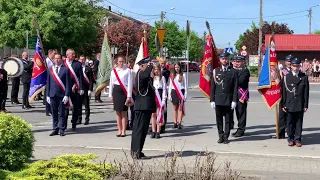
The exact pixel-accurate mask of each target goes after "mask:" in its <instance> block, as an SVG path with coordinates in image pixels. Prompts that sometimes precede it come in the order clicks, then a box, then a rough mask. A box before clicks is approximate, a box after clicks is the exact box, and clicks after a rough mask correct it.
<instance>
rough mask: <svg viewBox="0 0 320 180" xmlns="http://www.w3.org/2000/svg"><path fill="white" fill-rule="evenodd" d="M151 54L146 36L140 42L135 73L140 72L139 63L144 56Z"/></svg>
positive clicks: (134, 68)
mask: <svg viewBox="0 0 320 180" xmlns="http://www.w3.org/2000/svg"><path fill="white" fill-rule="evenodd" d="M148 56H149V53H148V46H147V43H146V41H145V39H144V38H142V42H141V44H140V48H139V52H138V55H137V58H136V61H135V63H134V67H133V71H134V72H135V73H137V72H138V70H139V65H138V64H137V63H138V62H139V61H140V60H141V59H143V58H146V57H148Z"/></svg>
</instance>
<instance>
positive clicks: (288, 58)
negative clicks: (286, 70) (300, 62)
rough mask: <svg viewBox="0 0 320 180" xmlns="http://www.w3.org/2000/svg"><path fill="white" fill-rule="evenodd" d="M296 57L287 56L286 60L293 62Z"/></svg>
mask: <svg viewBox="0 0 320 180" xmlns="http://www.w3.org/2000/svg"><path fill="white" fill-rule="evenodd" d="M293 58H294V57H293V56H292V55H289V56H286V58H285V60H286V61H289V62H291V60H292V59H293Z"/></svg>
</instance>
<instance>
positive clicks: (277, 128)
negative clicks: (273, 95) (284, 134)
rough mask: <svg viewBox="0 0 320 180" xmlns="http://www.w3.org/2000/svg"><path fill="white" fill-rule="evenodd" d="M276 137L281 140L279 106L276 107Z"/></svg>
mask: <svg viewBox="0 0 320 180" xmlns="http://www.w3.org/2000/svg"><path fill="white" fill-rule="evenodd" d="M276 137H277V139H279V104H277V105H276Z"/></svg>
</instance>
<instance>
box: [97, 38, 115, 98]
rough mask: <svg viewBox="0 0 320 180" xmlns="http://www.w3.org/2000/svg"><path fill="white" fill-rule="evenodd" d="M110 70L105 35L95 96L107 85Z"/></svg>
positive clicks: (110, 60)
mask: <svg viewBox="0 0 320 180" xmlns="http://www.w3.org/2000/svg"><path fill="white" fill-rule="evenodd" d="M112 69H113V67H112V57H111V51H110V46H109V40H108V34H107V33H105V34H104V38H103V43H102V47H101V57H100V62H99V68H98V74H97V88H96V94H99V93H100V92H101V91H102V90H103V89H104V88H105V87H106V86H107V85H109V80H110V75H111V71H112Z"/></svg>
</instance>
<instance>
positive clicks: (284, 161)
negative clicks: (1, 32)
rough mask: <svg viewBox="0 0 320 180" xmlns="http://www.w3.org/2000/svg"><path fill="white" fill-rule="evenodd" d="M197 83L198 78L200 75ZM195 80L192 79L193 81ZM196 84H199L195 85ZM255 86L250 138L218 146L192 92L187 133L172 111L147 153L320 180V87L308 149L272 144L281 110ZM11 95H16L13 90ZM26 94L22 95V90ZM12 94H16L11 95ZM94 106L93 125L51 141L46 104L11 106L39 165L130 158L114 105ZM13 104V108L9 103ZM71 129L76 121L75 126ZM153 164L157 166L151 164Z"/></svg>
mask: <svg viewBox="0 0 320 180" xmlns="http://www.w3.org/2000/svg"><path fill="white" fill-rule="evenodd" d="M194 77H196V74H195V75H194ZM190 79H191V78H190ZM192 81H193V80H192ZM255 89H256V84H254V83H253V84H250V103H249V107H248V123H247V126H248V128H247V131H246V135H245V136H244V137H242V138H230V140H231V143H230V144H228V145H223V144H221V145H220V144H217V143H216V142H217V140H218V135H217V134H218V133H217V128H216V126H215V118H214V110H212V109H211V108H210V104H209V102H208V100H207V99H206V98H205V97H204V96H203V95H202V94H201V93H200V92H199V90H197V89H190V90H189V92H188V94H189V97H188V101H187V105H186V108H187V115H186V117H185V118H184V128H183V129H182V130H172V129H171V127H170V126H171V125H172V118H171V117H172V111H171V110H172V108H171V106H169V109H168V115H169V116H168V117H169V118H168V121H169V126H168V129H167V133H166V134H163V135H162V137H163V138H161V139H159V140H156V139H155V140H151V139H150V138H149V137H147V140H146V144H145V153H146V155H150V156H153V157H158V159H159V161H162V160H163V159H164V158H163V154H164V153H165V152H166V151H169V150H171V149H172V148H174V149H176V150H181V149H182V150H183V151H185V153H184V154H183V158H182V159H181V161H180V163H182V161H183V163H184V164H187V165H188V166H187V167H189V168H191V167H190V166H192V165H193V164H194V160H195V157H196V155H197V154H198V153H199V152H201V151H206V150H207V151H213V152H215V153H216V154H217V155H218V157H217V166H218V165H223V164H224V162H225V161H226V160H227V161H229V162H231V166H232V167H233V168H234V169H235V170H237V171H239V172H241V173H242V174H243V175H254V176H258V177H263V179H281V180H282V179H320V154H319V152H320V122H319V121H318V119H319V116H318V113H317V111H318V109H319V107H320V85H311V88H310V89H311V94H310V108H309V111H308V112H307V113H306V114H305V120H304V131H303V134H304V135H303V141H302V142H303V147H302V148H296V147H288V146H287V142H286V140H277V139H272V138H270V137H271V136H272V135H274V134H275V115H276V114H275V110H268V109H267V107H266V105H265V104H264V102H263V100H262V98H261V97H260V95H259V94H258V92H257V91H256V90H255ZM9 92H10V90H9ZM20 92H22V90H20ZM9 94H10V93H9ZM103 100H104V101H105V103H103V104H96V103H93V102H92V116H91V124H90V125H88V126H84V125H80V126H78V129H77V132H71V131H68V132H67V136H65V137H49V136H48V135H49V133H50V132H51V123H52V121H51V119H50V117H46V116H45V114H44V108H43V105H42V103H40V102H33V103H31V104H32V105H34V106H35V107H36V108H35V109H31V110H22V109H21V107H20V106H11V105H10V106H8V108H7V109H8V110H10V111H12V112H13V113H14V114H15V115H19V116H22V117H23V118H24V119H26V120H27V121H28V122H30V123H31V124H32V125H33V132H34V133H35V137H36V143H35V152H34V155H35V159H48V158H50V157H54V156H56V155H59V154H63V153H89V152H92V153H96V154H98V155H100V158H102V159H104V158H105V156H106V155H108V156H107V160H110V161H111V160H113V159H114V158H117V159H121V158H124V155H123V151H122V150H121V149H124V151H127V150H128V149H130V140H131V131H128V132H127V135H128V136H127V137H125V138H117V137H116V134H117V127H116V121H115V115H114V112H113V110H112V104H110V103H109V102H108V99H107V98H106V97H103ZM8 104H9V103H8ZM69 126H70V121H69ZM146 163H152V160H150V161H146Z"/></svg>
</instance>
